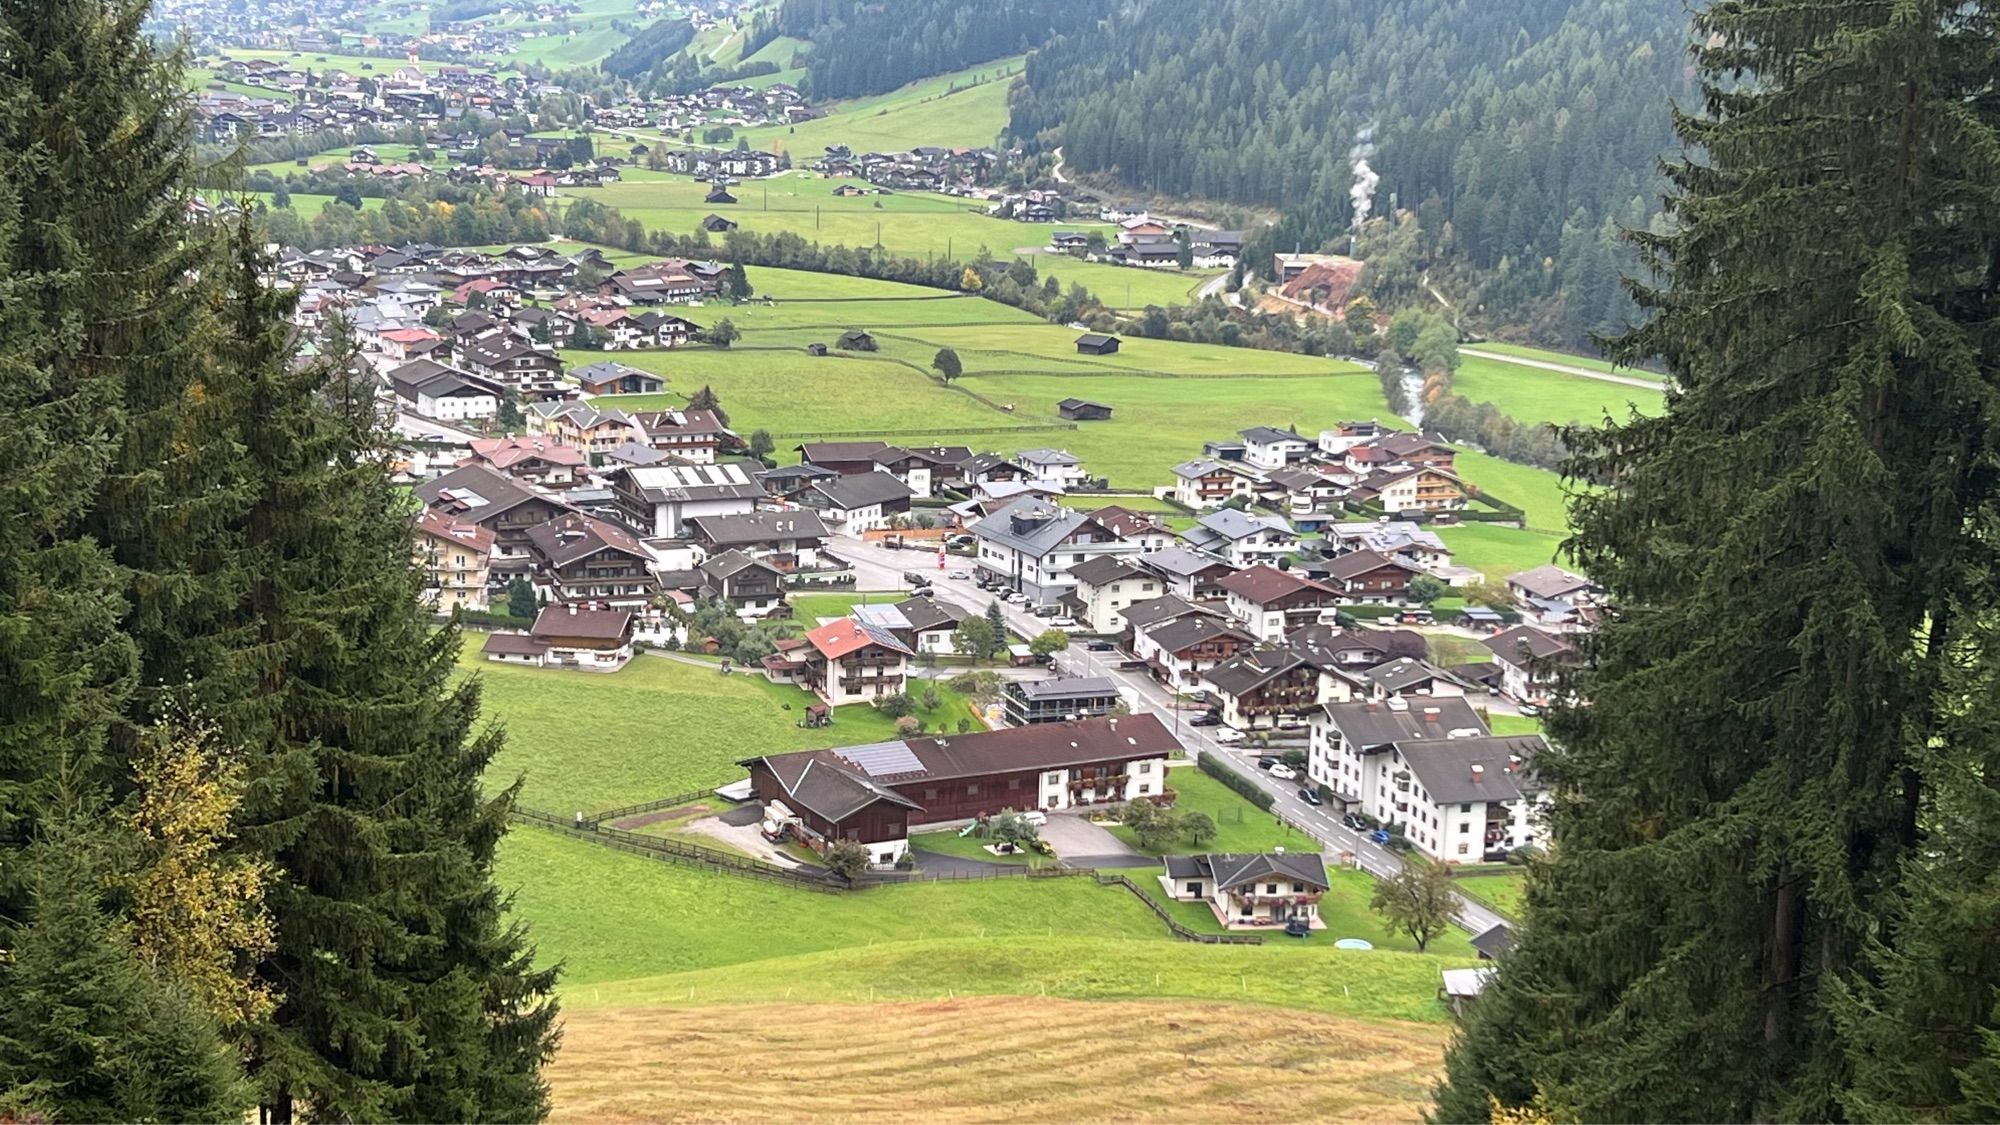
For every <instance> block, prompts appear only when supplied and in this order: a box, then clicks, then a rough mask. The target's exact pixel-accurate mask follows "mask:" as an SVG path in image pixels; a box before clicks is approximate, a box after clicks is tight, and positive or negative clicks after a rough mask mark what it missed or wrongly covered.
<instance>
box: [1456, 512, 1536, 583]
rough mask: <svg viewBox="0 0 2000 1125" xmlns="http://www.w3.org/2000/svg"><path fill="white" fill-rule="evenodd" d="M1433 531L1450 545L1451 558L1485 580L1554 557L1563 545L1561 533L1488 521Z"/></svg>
mask: <svg viewBox="0 0 2000 1125" xmlns="http://www.w3.org/2000/svg"><path fill="white" fill-rule="evenodd" d="M1436 531H1437V533H1438V536H1439V537H1440V538H1442V539H1443V540H1444V544H1445V546H1447V547H1450V548H1451V553H1452V561H1453V562H1455V563H1457V564H1458V565H1460V566H1469V567H1473V568H1475V569H1477V570H1479V571H1481V572H1482V573H1484V574H1485V575H1486V580H1487V581H1488V582H1500V581H1502V580H1504V579H1505V578H1506V577H1507V576H1508V575H1510V574H1518V573H1519V572H1521V571H1523V570H1532V569H1533V568H1535V567H1538V566H1541V565H1542V564H1543V563H1547V562H1554V561H1557V553H1558V548H1560V547H1561V545H1562V536H1560V535H1554V534H1550V533H1548V532H1542V531H1523V530H1521V529H1519V528H1512V527H1500V526H1498V525H1495V524H1490V523H1462V524H1459V525H1458V526H1456V527H1440V528H1437V529H1436Z"/></svg>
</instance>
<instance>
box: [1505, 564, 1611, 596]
mask: <svg viewBox="0 0 2000 1125" xmlns="http://www.w3.org/2000/svg"><path fill="white" fill-rule="evenodd" d="M1507 585H1509V586H1519V587H1520V588H1521V589H1522V590H1524V591H1526V592H1527V593H1528V594H1530V595H1531V596H1533V597H1537V598H1549V599H1557V598H1563V597H1567V596H1569V595H1571V594H1574V593H1577V592H1578V591H1581V590H1589V589H1592V588H1593V587H1594V585H1595V584H1594V583H1592V582H1591V580H1590V579H1588V578H1585V577H1584V576H1583V575H1581V574H1572V573H1570V572H1569V571H1567V570H1564V569H1563V568H1562V567H1559V566H1555V565H1553V564H1547V563H1545V564H1543V565H1541V566H1538V567H1535V568H1534V569H1532V570H1524V571H1521V572H1520V573H1519V574H1510V575H1508V576H1507Z"/></svg>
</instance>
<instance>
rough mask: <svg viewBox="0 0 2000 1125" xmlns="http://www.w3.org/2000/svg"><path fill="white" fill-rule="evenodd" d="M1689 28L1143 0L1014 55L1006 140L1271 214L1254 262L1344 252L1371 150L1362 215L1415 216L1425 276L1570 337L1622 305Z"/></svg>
mask: <svg viewBox="0 0 2000 1125" xmlns="http://www.w3.org/2000/svg"><path fill="white" fill-rule="evenodd" d="M1684 19H1685V13H1684V9H1683V7H1682V5H1681V4H1680V3H1679V2H1678V0H1517V2H1513V3H1507V4H1493V3H1489V2H1486V0H1407V2H1404V3H1396V4H1389V3H1384V2H1382V0H1254V2H1252V0H1139V2H1137V3H1133V4H1130V5H1127V6H1125V7H1122V8H1121V9H1120V10H1119V11H1118V12H1117V13H1116V14H1115V15H1113V16H1112V17H1111V19H1110V20H1109V21H1108V23H1107V24H1105V25H1104V27H1103V28H1102V29H1099V28H1096V27H1092V28H1088V29H1085V30H1081V31H1077V32H1074V33H1069V34H1065V35H1062V36H1060V37H1058V38H1056V39H1054V40H1052V41H1051V42H1049V43H1048V44H1047V45H1046V46H1044V47H1043V48H1042V49H1041V50H1039V51H1038V52H1036V53H1035V54H1034V55H1033V56H1031V57H1030V59H1029V62H1028V71H1027V89H1026V90H1025V91H1023V92H1020V93H1018V94H1017V95H1016V97H1015V100H1014V103H1013V110H1012V127H1011V131H1012V133H1013V134H1014V135H1015V136H1016V137H1017V138H1018V139H1019V140H1020V141H1021V142H1022V143H1024V144H1026V145H1028V146H1029V147H1030V148H1035V149H1039V150H1041V151H1044V152H1046V151H1049V150H1051V149H1053V148H1054V147H1056V146H1061V147H1062V149H1063V157H1064V160H1065V163H1066V165H1067V166H1068V167H1070V168H1074V169H1079V170H1081V171H1083V172H1086V173H1096V174H1101V175H1104V176H1108V177H1113V178H1115V179H1116V180H1118V181H1120V182H1123V183H1126V184H1129V185H1131V186H1133V187H1136V188H1140V189H1145V190H1150V191H1156V192H1159V193H1162V194H1166V195H1178V196H1195V197H1201V198H1206V199H1215V200H1227V201H1234V202H1239V203H1247V204H1259V205H1265V206H1270V207H1274V208H1278V209H1280V210H1282V212H1283V218H1282V219H1280V221H1279V222H1278V223H1277V225H1276V226H1273V227H1270V228H1266V229H1265V230H1264V231H1263V232H1262V235H1261V236H1260V237H1259V238H1257V239H1256V240H1255V243H1254V244H1253V246H1252V247H1251V249H1252V250H1253V251H1254V253H1253V254H1252V255H1251V259H1250V260H1251V261H1252V263H1253V264H1256V263H1258V262H1260V261H1268V257H1267V256H1266V255H1267V254H1268V252H1269V251H1270V250H1272V249H1282V250H1291V249H1293V248H1294V247H1295V246H1297V247H1302V248H1304V249H1308V250H1310V249H1314V248H1316V247H1321V248H1326V249H1335V248H1344V247H1345V244H1346V232H1347V230H1348V228H1349V227H1350V225H1351V223H1352V222H1353V219H1354V214H1355V203H1354V201H1353V199H1352V192H1353V188H1354V186H1355V184H1356V181H1357V178H1359V177H1357V171H1356V167H1355V164H1356V161H1357V160H1358V159H1364V158H1365V159H1366V161H1367V163H1368V166H1369V169H1370V170H1372V172H1373V173H1374V174H1375V175H1378V176H1379V177H1380V181H1379V183H1378V184H1376V185H1375V190H1374V192H1373V194H1372V204H1373V213H1374V214H1375V215H1377V216H1381V215H1384V214H1386V213H1387V212H1388V209H1389V207H1390V205H1391V202H1392V200H1393V201H1394V203H1396V204H1397V205H1399V206H1401V207H1403V208H1409V209H1414V211H1415V215H1416V217H1417V219H1418V220H1419V223H1420V225H1421V228H1422V234H1421V236H1419V237H1417V238H1415V239H1414V240H1413V241H1414V242H1415V244H1416V247H1417V249H1418V250H1419V251H1420V252H1421V253H1422V254H1423V255H1424V258H1423V260H1422V261H1421V263H1420V264H1421V265H1422V266H1424V267H1425V268H1429V269H1431V270H1432V272H1433V274H1434V277H1437V278H1438V279H1444V278H1447V277H1448V278H1449V280H1450V281H1451V284H1450V285H1449V286H1447V288H1448V289H1450V290H1451V291H1452V292H1453V293H1454V295H1455V296H1457V297H1459V298H1461V299H1462V300H1463V303H1465V304H1467V305H1468V306H1474V307H1476V306H1482V305H1483V306H1484V312H1485V314H1486V318H1487V324H1486V327H1495V326H1507V325H1518V326H1526V327H1529V328H1531V329H1532V330H1533V331H1534V333H1535V334H1536V335H1539V336H1542V337H1544V338H1555V339H1557V340H1559V341H1563V342H1571V341H1574V340H1576V339H1577V338H1579V337H1581V336H1582V335H1583V334H1584V333H1585V332H1586V331H1587V330H1589V329H1592V328H1597V327H1601V326H1603V325H1604V324H1605V323H1606V322H1608V321H1610V320H1614V319H1616V318H1618V317H1619V316H1621V315H1623V314H1624V313H1625V312H1626V310H1627V308H1628V306H1627V305H1626V303H1625V299H1624V297H1623V296H1622V295H1621V294H1619V293H1617V291H1616V289H1615V287H1614V286H1612V285H1610V284H1608V282H1609V280H1610V279H1611V278H1612V277H1613V276H1614V275H1615V272H1616V269H1617V268H1618V267H1619V265H1620V264H1622V263H1625V262H1626V259H1625V257H1624V255H1625V250H1624V248H1623V247H1622V246H1621V245H1620V244H1619V241H1618V238H1617V226H1618V225H1620V224H1625V225H1631V224H1644V223H1646V222H1647V221H1649V220H1650V218H1651V216H1652V215H1653V214H1654V213H1655V211H1656V210H1657V203H1656V197H1657V196H1658V194H1659V189H1658V184H1657V177H1656V172H1655V169H1656V162H1657V160H1658V158H1659V157H1660V155H1661V154H1662V153H1663V152H1666V151H1669V150H1670V149H1672V148H1673V147H1674V145H1675V141H1674V139H1673V135H1672V132H1671V129H1670V121H1669V117H1668V98H1669V97H1671V96H1679V95H1683V94H1685V93H1687V92H1688V91H1689V90H1690V89H1691V86H1690V78H1689V75H1688V71H1687V62H1686V58H1685V54H1684V52H1683V50H1682V47H1681V44H1682V41H1683V39H1684V36H1685V27H1684V22H1683V21H1684ZM1357 145H1361V146H1364V147H1359V148H1357ZM1558 298H1560V299H1558Z"/></svg>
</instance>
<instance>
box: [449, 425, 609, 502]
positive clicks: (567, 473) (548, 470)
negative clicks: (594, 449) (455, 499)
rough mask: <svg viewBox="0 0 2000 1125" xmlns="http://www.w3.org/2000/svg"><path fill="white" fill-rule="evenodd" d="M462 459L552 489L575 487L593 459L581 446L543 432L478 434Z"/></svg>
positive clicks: (466, 462)
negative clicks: (542, 435)
mask: <svg viewBox="0 0 2000 1125" xmlns="http://www.w3.org/2000/svg"><path fill="white" fill-rule="evenodd" d="M459 463H460V464H462V465H484V466H486V467H487V468H489V469H492V470H493V471H494V472H497V473H505V474H507V475H508V476H510V477H514V478H516V479H517V480H525V481H529V482H531V483H533V484H537V485H540V486H541V487H543V488H550V489H565V488H570V487H573V486H575V485H576V484H578V483H579V482H581V481H582V480H583V478H584V477H585V476H586V475H587V474H588V472H589V461H588V459H587V458H585V457H584V455H583V452H582V451H581V450H579V449H577V448H576V447H575V446H571V445H564V444H563V443H562V442H560V441H558V440H556V439H555V438H550V437H541V436H535V437H504V438H475V439H474V440H473V442H472V455H471V456H470V457H467V458H466V459H465V460H463V461H461V462H459Z"/></svg>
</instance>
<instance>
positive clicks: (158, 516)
mask: <svg viewBox="0 0 2000 1125" xmlns="http://www.w3.org/2000/svg"><path fill="white" fill-rule="evenodd" d="M143 11H144V5H143V4H138V3H113V4H104V3H94V2H84V0H59V2H55V3H49V4H42V5H38V6H37V7H36V8H35V9H34V10H33V11H27V10H25V9H8V10H6V11H0V42H6V43H30V42H31V43H34V44H36V45H37V47H38V49H37V50H35V51H33V52H27V53H15V54H12V55H9V56H8V57H7V65H6V66H5V67H0V106H4V107H5V108H4V109H0V294H4V295H5V296H4V298H0V371H4V372H5V376H4V377H0V433H5V434H7V435H8V438H9V442H8V444H9V447H10V448H11V449H13V450H14V451H15V453H16V454H18V455H8V456H5V457H0V510H4V511H5V512H6V513H7V517H6V518H5V519H0V683H4V684H5V685H6V686H5V696H6V705H5V707H4V708H0V949H4V950H5V951H6V956H4V957H0V1117H8V1118H13V1119H19V1120H38V1119H43V1120H54V1121H95V1120H242V1119H244V1117H245V1115H246V1114H247V1113H248V1112H249V1110H250V1109H251V1107H253V1106H256V1107H261V1111H262V1114H263V1116H264V1118H265V1119H266V1120H270V1121H289V1120H292V1119H294V1118H295V1117H311V1118H315V1119H344V1120H533V1119H537V1118H540V1117H541V1116H543V1115H544V1114H545V1113H546V1111H547V1105H548V1093H547V1089H546V1087H545V1086H544V1084H543V1082H542V1080H541V1077H540V1067H541V1064H542V1062H543V1061H544V1060H546V1059H547V1058H548V1057H549V1056H550V1054H551V1053H552V1052H553V1050H554V1043H555V1030H554V1027H553V1020H554V1016H555V1006H554V1001H553V999H552V995H551V991H550V990H551V988H552V985H553V983H554V975H555V974H554V970H553V969H552V968H550V967H548V966H545V965H540V964H538V963H537V958H536V956H535V953H534V950H533V948H532V946H531V945H529V943H528V941H527V939H526V935H525V934H524V933H523V932H522V931H521V930H520V928H519V927H518V926H517V925H515V924H512V923H510V922H509V921H508V920H507V918H506V917H505V911H504V899H503V897H502V895H501V894H500V892H499V890H498V888H497V887H496V886H495V884H494V881H493V861H494V849H495V846H496V844H497V842H498V840H499V838H500V836H501V835H502V833H503V832H504V830H505V824H506V817H507V813H508V808H509V805H510V803H511V801H512V799H513V795H514V789H513V788H511V787H508V786H507V785H505V783H504V781H503V782H502V784H500V785H499V786H496V787H495V789H494V790H492V791H486V790H483V789H482V785H481V780H482V778H481V775H482V773H483V772H484V770H485V767H486V765H487V763H488V762H489V761H490V760H491V759H492V756H493V754H494V753H495V752H496V751H497V750H498V749H499V747H500V735H499V734H498V732H497V731H496V730H494V729H492V728H491V727H489V726H487V725H485V724H483V723H482V722H481V721H480V698H479V690H478V687H477V685H476V684H469V683H458V682H455V676H454V671H455V654H456V652H457V648H458V643H459V642H458V636H457V634H456V632H455V630H452V629H445V630H443V631H438V630H434V629H433V628H432V626H431V623H430V619H429V615H428V613H427V612H426V611H425V609H424V608H423V606H422V604H421V602H420V596H421V591H422V586H423V582H424V579H423V577H422V575H421V573H420V572H418V571H417V570H416V569H415V568H413V567H412V565H411V561H410V531H409V523H408V520H409V515H410V513H409V508H408V506H407V500H406V499H405V498H404V497H403V496H401V495H399V494H398V492H397V491H396V490H395V489H394V488H393V487H392V486H391V485H390V483H389V476H388V473H387V469H388V455H389V454H388V450H389V447H390V442H389V440H388V437H387V435H386V434H384V433H383V432H381V431H380V430H379V428H378V425H379V424H378V420H377V417H376V414H375V410H374V405H373V402H374V394H373V386H372V381H371V380H370V379H369V378H367V377H366V376H364V375H362V374H360V373H359V372H360V371H362V370H365V369H360V368H357V367H356V365H355V363H354V362H353V360H352V356H351V354H342V353H341V352H340V350H339V349H335V350H334V354H331V355H329V356H328V357H326V358H323V359H320V360H318V361H315V362H310V363H305V364H298V363H296V362H295V358H296V357H295V356H294V352H293V339H292V333H291V330H290V326H289V324H288V323H287V319H286V318H287V314H288V310H289V308H290V304H291V301H292V299H293V298H292V297H290V296H288V295H286V294H282V293H277V292H271V291H266V290H265V289H264V288H263V287H262V286H261V285H260V284H259V281H258V277H259V274H260V273H261V272H262V270H263V268H264V266H265V263H264V262H263V261H262V260H261V257H260V250H259V248H260V246H261V244H262V241H261V235H260V234H259V233H258V232H257V231H256V230H255V229H254V228H253V226H252V225H251V224H250V223H249V222H247V221H238V222H236V223H232V224H222V223H208V222H199V221H196V220H195V219H194V218H193V214H192V209H191V207H190V204H191V203H192V201H193V199H194V198H195V193H196V190H197V187H196V178H197V173H198V168H199V165H198V163H197V162H196V160H195V158H194V154H193V152H192V150H191V148H190V143H189V138H190V136H191V131H190V128H189V120H188V113H187V108H186V100H185V95H184V93H183V79H182V73H181V68H182V60H181V58H180V56H179V55H177V54H162V53H160V51H159V50H158V49H156V48H155V47H154V46H153V45H152V44H151V42H150V41H149V40H147V39H145V38H143V37H142V36H141V34H140V32H139V31H138V28H139V27H140V16H141V15H142V14H143ZM48 91H60V96H47V92H48ZM107 168H111V169H117V170H118V174H116V175H106V174H104V170H105V169H107Z"/></svg>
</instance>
